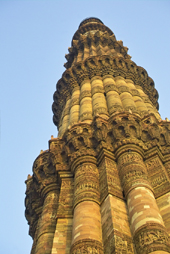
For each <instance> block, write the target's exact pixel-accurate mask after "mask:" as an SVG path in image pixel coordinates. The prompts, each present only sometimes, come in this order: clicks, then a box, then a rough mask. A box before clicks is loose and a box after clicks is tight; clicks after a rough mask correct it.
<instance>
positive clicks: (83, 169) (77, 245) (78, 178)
mask: <svg viewBox="0 0 170 254" xmlns="http://www.w3.org/2000/svg"><path fill="white" fill-rule="evenodd" d="M72 170H73V172H74V174H75V180H74V181H75V182H74V217H73V232H72V247H71V252H70V253H71V254H76V253H83V252H85V253H93V252H94V251H95V253H98V254H99V253H100V254H102V253H103V246H102V230H101V214H100V205H99V198H100V194H99V172H98V168H97V166H96V159H95V158H94V157H93V156H83V157H81V158H78V159H76V161H74V162H73V164H72Z"/></svg>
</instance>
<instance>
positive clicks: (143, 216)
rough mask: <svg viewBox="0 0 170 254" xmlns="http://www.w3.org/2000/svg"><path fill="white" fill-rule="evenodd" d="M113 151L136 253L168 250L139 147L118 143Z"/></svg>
mask: <svg viewBox="0 0 170 254" xmlns="http://www.w3.org/2000/svg"><path fill="white" fill-rule="evenodd" d="M116 155H117V160H118V168H119V173H120V177H121V181H122V185H123V189H124V192H125V196H126V200H127V206H128V212H129V219H130V224H131V231H132V235H133V238H134V242H135V246H136V251H137V254H143V253H155V252H154V251H159V252H158V253H164V252H161V251H165V253H170V246H169V243H168V234H167V231H166V228H165V226H164V222H163V220H162V217H161V214H160V212H159V209H158V206H157V203H156V200H155V197H154V195H153V191H152V188H151V185H150V183H149V182H148V180H147V171H146V167H145V164H144V162H143V158H142V151H141V150H140V149H139V148H138V147H135V146H131V148H130V147H122V148H120V149H119V150H118V151H117V153H116Z"/></svg>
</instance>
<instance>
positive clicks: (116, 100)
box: [103, 75, 123, 115]
mask: <svg viewBox="0 0 170 254" xmlns="http://www.w3.org/2000/svg"><path fill="white" fill-rule="evenodd" d="M103 86H104V89H105V93H106V101H107V107H108V111H109V114H110V115H112V114H113V113H115V112H121V111H123V106H122V102H121V99H120V96H119V92H118V88H117V86H116V83H115V80H114V78H113V77H112V76H111V75H105V76H104V77H103Z"/></svg>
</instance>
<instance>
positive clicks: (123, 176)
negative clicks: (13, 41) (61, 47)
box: [25, 18, 170, 254]
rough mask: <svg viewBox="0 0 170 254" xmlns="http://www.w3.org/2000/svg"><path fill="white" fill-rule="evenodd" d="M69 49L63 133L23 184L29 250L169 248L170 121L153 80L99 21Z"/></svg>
mask: <svg viewBox="0 0 170 254" xmlns="http://www.w3.org/2000/svg"><path fill="white" fill-rule="evenodd" d="M68 50H69V53H68V54H67V55H66V59H67V63H66V64H65V67H66V71H65V72H64V73H63V75H62V78H61V79H60V80H59V81H58V83H57V90H56V92H55V93H54V97H53V98H54V103H53V107H52V109H53V113H54V117H53V121H54V124H55V125H56V126H57V128H58V137H57V138H53V137H52V138H51V140H49V149H48V150H47V151H44V152H43V151H42V152H41V153H40V155H39V156H38V157H37V159H36V160H35V162H34V164H33V175H32V176H29V177H28V179H27V180H26V185H27V190H26V199H25V206H26V212H25V215H26V219H27V221H28V224H29V234H30V235H31V236H32V238H33V245H32V250H31V254H78V253H88V254H91V253H95V254H104V253H105V254H114V253H115V254H116V253H117V254H119V253H120V254H121V253H122V254H123V253H128V254H136V253H137V254H145V253H146V254H147V253H152V254H153V253H155V254H156V253H157V254H163V253H170V241H169V240H170V239H169V234H170V122H169V121H168V120H162V119H161V117H160V115H159V112H158V102H157V100H158V93H157V91H156V89H155V88H154V82H153V80H152V79H151V78H150V77H149V76H148V74H147V72H146V70H145V69H143V68H142V67H139V66H137V65H136V64H135V63H134V62H133V61H132V60H131V57H130V56H129V55H128V53H127V51H128V49H127V47H124V46H123V42H122V41H117V40H116V38H115V35H114V34H113V32H112V31H111V30H110V29H109V28H108V27H106V26H105V25H104V24H103V23H102V22H101V21H100V20H99V19H97V18H88V19H86V20H84V21H83V22H81V24H80V26H79V28H78V30H77V31H76V33H75V34H74V36H73V39H72V45H71V47H70V48H69V49H68Z"/></svg>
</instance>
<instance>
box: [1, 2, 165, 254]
mask: <svg viewBox="0 0 170 254" xmlns="http://www.w3.org/2000/svg"><path fill="white" fill-rule="evenodd" d="M90 16H94V17H98V18H99V19H101V20H102V21H103V22H104V24H105V25H106V26H108V27H109V28H110V29H111V30H112V31H113V32H114V33H115V36H116V38H117V39H118V40H122V41H123V43H124V45H125V46H127V47H128V48H129V54H130V55H131V56H132V60H133V61H134V62H135V63H136V64H137V65H139V66H142V67H144V68H145V69H146V70H147V72H148V74H149V76H150V77H151V78H153V80H154V81H155V87H156V89H157V90H158V92H159V104H160V114H161V116H162V118H163V119H165V117H169V119H170V112H169V107H170V100H169V98H170V77H169V75H170V1H168V0H167V1H163V0H161V1H156V0H153V1H149V0H146V1H137V0H134V1H128V0H126V1H120V0H119V1H114V0H110V1H109V0H103V1H100V0H96V1H95V0H89V1H88V0H86V1H84V0H79V1H76V0H75V1H71V0H69V1H59V0H58V1H57V0H56V1H50V0H48V1H45V0H44V1H43V0H41V1H40V0H39V1H36V0H32V1H24V0H22V1H8V0H4V1H2V0H0V87H1V90H0V95H1V97H0V103H1V105H0V110H1V111H0V112H1V151H0V169H1V173H0V200H1V202H0V239H1V240H0V242H1V245H0V253H3V254H9V253H10V254H23V253H24V254H29V253H30V250H31V245H32V240H31V237H30V236H28V225H27V221H26V219H25V217H24V210H25V207H24V198H25V183H24V181H25V180H26V178H27V175H28V174H32V164H33V161H34V160H35V159H36V157H37V156H38V155H39V153H40V150H41V149H42V150H46V149H48V140H49V139H50V137H51V135H54V137H56V136H57V129H56V127H55V125H54V124H53V122H52V110H51V105H52V103H53V93H54V91H55V89H56V88H55V84H56V83H57V81H58V79H60V78H61V75H62V73H63V72H64V67H63V64H64V63H65V62H66V59H65V58H64V56H65V54H67V53H68V47H70V45H71V39H72V36H73V34H74V33H75V31H76V30H77V28H78V26H79V24H80V22H81V21H82V20H83V19H85V18H87V17H90Z"/></svg>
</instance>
